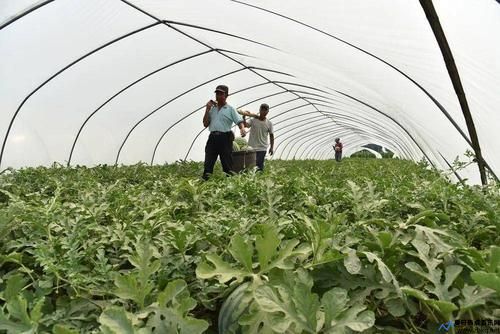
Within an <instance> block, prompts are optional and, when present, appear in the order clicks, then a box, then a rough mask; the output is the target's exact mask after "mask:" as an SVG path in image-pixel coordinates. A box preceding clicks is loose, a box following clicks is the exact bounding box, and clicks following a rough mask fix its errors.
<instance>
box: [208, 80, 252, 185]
mask: <svg viewBox="0 0 500 334" xmlns="http://www.w3.org/2000/svg"><path fill="white" fill-rule="evenodd" d="M228 95H229V88H228V87H227V86H225V85H219V86H217V88H215V100H216V101H213V100H210V101H208V102H207V105H206V108H205V115H204V116H203V126H205V127H208V129H209V130H210V135H209V136H208V141H207V145H206V146H205V164H204V170H203V176H202V178H203V179H204V180H208V178H209V176H210V175H211V174H212V173H213V171H214V165H215V162H216V161H217V157H218V156H220V162H221V164H222V170H223V171H224V173H226V175H230V174H232V173H233V158H232V155H231V152H232V150H233V139H234V134H233V132H232V131H231V126H232V125H233V123H234V124H237V125H238V127H239V128H240V132H241V136H242V137H245V135H246V132H245V128H244V121H243V119H242V118H241V116H240V115H238V113H237V112H236V110H235V109H234V108H233V107H232V106H230V105H229V104H227V102H226V99H227V97H228Z"/></svg>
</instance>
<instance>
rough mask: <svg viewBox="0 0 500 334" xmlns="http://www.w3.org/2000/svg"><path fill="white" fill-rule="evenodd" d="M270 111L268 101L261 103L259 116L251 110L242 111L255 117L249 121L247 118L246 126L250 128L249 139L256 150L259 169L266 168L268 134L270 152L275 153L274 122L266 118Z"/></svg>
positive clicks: (249, 142) (249, 143) (256, 162)
mask: <svg viewBox="0 0 500 334" xmlns="http://www.w3.org/2000/svg"><path fill="white" fill-rule="evenodd" d="M268 112H269V106H268V105H267V104H266V103H262V104H261V105H260V108H259V115H258V116H257V115H255V114H252V113H249V112H241V113H242V114H243V115H245V116H253V117H254V118H252V119H250V120H248V121H246V119H245V126H246V127H247V128H250V139H249V140H248V145H249V146H251V147H252V148H253V149H255V151H256V159H255V160H256V161H255V164H256V165H257V169H258V170H259V171H263V170H264V158H265V157H266V153H267V147H268V146H269V143H268V141H267V136H268V135H269V138H270V141H271V147H270V149H269V154H270V155H273V153H274V131H273V123H271V121H270V120H268V119H267V118H266V116H267V113H268ZM244 118H245V117H244Z"/></svg>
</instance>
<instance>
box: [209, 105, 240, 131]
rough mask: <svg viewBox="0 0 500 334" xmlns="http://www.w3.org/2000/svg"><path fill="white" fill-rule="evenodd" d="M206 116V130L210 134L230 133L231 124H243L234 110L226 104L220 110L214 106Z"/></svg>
mask: <svg viewBox="0 0 500 334" xmlns="http://www.w3.org/2000/svg"><path fill="white" fill-rule="evenodd" d="M208 115H209V119H210V124H209V125H208V129H209V130H210V132H213V131H220V132H229V131H231V127H232V126H233V123H234V124H239V123H241V122H243V119H242V118H241V116H240V115H239V114H238V113H237V112H236V110H235V109H234V108H233V107H232V106H230V105H229V104H227V103H226V104H225V105H224V106H223V107H222V108H221V109H220V110H219V109H218V108H217V107H216V106H213V107H212V108H211V109H210V111H209V112H208Z"/></svg>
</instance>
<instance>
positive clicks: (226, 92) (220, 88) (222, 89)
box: [214, 85, 229, 96]
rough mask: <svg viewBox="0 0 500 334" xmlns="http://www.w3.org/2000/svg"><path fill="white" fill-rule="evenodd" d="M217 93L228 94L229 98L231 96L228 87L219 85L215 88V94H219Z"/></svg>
mask: <svg viewBox="0 0 500 334" xmlns="http://www.w3.org/2000/svg"><path fill="white" fill-rule="evenodd" d="M217 92H223V93H225V94H226V96H228V95H229V88H228V87H227V86H226V85H218V86H217V87H216V88H215V92H214V93H217Z"/></svg>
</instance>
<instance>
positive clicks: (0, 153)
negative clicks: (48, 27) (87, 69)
mask: <svg viewBox="0 0 500 334" xmlns="http://www.w3.org/2000/svg"><path fill="white" fill-rule="evenodd" d="M52 1H53V0H49V1H45V2H42V3H40V4H38V5H37V6H35V7H33V8H30V9H29V10H28V11H25V12H23V13H22V14H20V15H18V16H17V17H14V18H12V19H11V20H9V21H7V22H6V23H4V24H2V25H1V26H0V30H2V29H4V28H5V27H7V26H9V25H10V24H12V23H14V22H15V21H17V20H18V19H20V18H22V17H24V16H25V15H28V14H29V13H31V12H34V11H36V10H38V9H39V8H41V7H43V6H45V5H47V4H49V3H51V2H52ZM121 1H122V2H123V3H125V4H127V5H129V6H131V7H132V8H135V9H136V10H138V11H139V12H141V13H143V14H145V15H147V16H149V17H151V18H153V19H155V20H156V23H154V24H152V25H150V26H146V27H143V28H140V29H138V30H136V31H133V32H130V33H129V34H126V35H124V36H122V37H119V38H118V39H116V40H113V41H111V42H108V43H106V44H105V45H103V46H101V47H99V48H98V49H96V50H94V51H92V52H91V53H89V54H87V55H84V56H83V57H81V58H79V59H78V60H76V61H75V62H73V63H71V64H69V65H68V66H67V67H65V68H63V69H62V70H60V71H59V72H57V73H56V74H54V75H53V76H52V77H50V78H49V79H48V80H47V81H45V82H44V83H42V85H40V86H39V87H38V88H36V89H35V90H34V91H32V92H31V93H30V94H29V95H28V96H27V97H26V98H25V99H24V100H23V102H22V103H21V105H20V106H19V107H18V109H17V110H16V112H15V114H14V116H13V117H12V119H11V121H10V123H9V126H8V129H7V132H6V135H5V138H4V141H3V143H2V149H1V151H0V164H1V162H2V158H3V155H4V151H5V145H6V142H7V139H8V136H9V134H10V131H11V129H12V125H13V123H14V120H15V118H16V117H17V115H18V113H19V111H20V109H21V107H22V106H23V105H24V104H25V103H26V101H27V100H28V99H29V98H30V97H31V96H32V95H33V94H35V93H36V91H38V90H39V89H40V88H41V87H43V86H44V85H45V84H46V83H47V82H49V81H50V80H52V79H53V78H54V77H56V76H57V75H59V74H60V73H62V72H63V71H64V70H66V69H67V68H69V67H71V66H72V65H74V64H75V63H77V62H79V61H81V60H82V59H84V58H85V57H87V56H89V55H90V54H92V53H95V52H97V51H98V50H100V49H102V48H104V47H106V46H108V45H110V44H113V43H114V42H116V41H118V40H120V39H123V38H125V37H128V36H130V35H132V34H135V33H137V32H139V31H142V30H145V29H148V28H150V27H152V26H155V25H157V24H160V23H161V24H164V25H166V26H168V27H170V28H172V29H174V30H176V31H177V32H179V33H181V34H183V35H185V36H186V37H188V38H190V39H193V40H195V41H197V42H199V43H200V44H202V45H204V46H206V47H208V48H209V49H210V50H215V49H214V48H212V47H210V46H209V45H207V44H205V43H203V42H201V41H200V40H197V39H196V38H194V37H192V36H190V35H188V34H186V33H185V32H183V31H181V30H179V29H177V28H175V27H173V26H172V25H184V26H189V27H193V28H198V29H204V30H207V31H211V32H215V33H222V34H225V35H228V36H231V37H236V38H242V39H244V40H247V41H249V42H254V43H257V44H259V45H263V46H266V47H271V46H268V45H266V44H263V43H260V42H256V41H252V40H250V39H246V38H243V37H240V36H236V35H232V34H228V33H225V32H222V31H217V30H213V29H209V28H204V27H200V26H195V25H190V24H186V23H182V22H176V21H167V20H160V19H158V18H156V17H155V16H153V15H152V14H150V13H148V12H146V11H144V10H142V9H140V8H139V7H137V6H135V5H133V4H131V3H130V2H128V1H126V0H121ZM232 1H233V2H236V3H240V4H242V5H246V6H249V7H253V8H256V9H259V10H262V11H265V12H268V13H271V14H273V15H277V16H280V17H282V18H285V19H287V20H290V21H292V22H295V23H298V24H300V25H302V26H305V27H307V28H309V29H312V30H314V31H317V32H319V33H322V34H324V35H327V36H329V37H331V38H333V39H335V40H337V41H339V42H341V43H344V44H346V45H348V46H350V47H352V48H354V49H356V50H358V51H360V52H362V53H365V54H367V55H368V56H370V57H372V58H374V59H377V60H378V61H380V62H382V63H384V64H385V65H387V66H389V67H390V68H392V69H393V70H395V71H397V72H398V73H400V74H401V75H403V76H404V77H405V78H407V79H408V80H410V81H411V82H412V83H413V84H414V85H416V86H417V87H418V88H419V89H420V90H421V91H422V92H424V93H425V94H426V95H427V96H428V97H429V98H430V99H431V100H432V101H433V102H434V104H435V105H436V106H437V107H438V108H439V109H440V110H441V112H442V113H443V114H444V115H445V116H446V117H447V118H448V120H449V121H450V122H451V123H452V124H453V126H454V127H455V128H456V130H457V131H458V132H459V133H460V134H461V135H462V137H463V138H464V139H465V140H466V141H467V143H468V144H469V145H470V146H471V147H472V148H473V149H474V150H475V151H476V155H477V152H478V151H479V159H480V164H481V162H484V164H485V165H486V167H487V168H488V169H489V170H490V172H491V173H492V175H494V176H495V178H497V179H498V177H497V176H496V175H495V173H494V172H493V170H492V169H491V168H490V167H489V165H488V164H487V162H486V161H484V159H483V158H482V155H481V153H480V146H479V142H478V140H477V136H476V137H475V138H473V142H474V143H473V142H472V141H471V140H470V139H469V138H468V137H467V136H466V135H465V133H464V132H463V131H462V130H461V128H460V127H459V126H458V124H457V123H456V122H455V121H454V120H453V118H452V117H451V116H450V115H449V113H448V112H447V111H446V109H445V108H444V107H443V106H442V105H441V104H440V103H439V101H437V100H436V99H435V98H434V97H433V96H432V95H431V94H430V93H429V92H427V90H426V89H425V88H423V87H422V86H421V85H420V84H419V83H417V82H416V81H415V80H414V79H412V78H411V77H410V76H409V75H407V74H406V73H404V72H403V71H402V70H400V69H399V68H397V67H396V66H394V65H392V64H391V63H389V62H387V61H385V60H384V59H382V58H380V57H378V56H376V55H374V54H372V53H370V52H368V51H366V50H364V49H362V48H360V47H358V46H356V45H354V44H352V43H349V42H347V41H345V40H342V39H340V38H338V37H336V36H334V35H332V34H329V33H327V32H325V31H322V30H320V29H318V28H315V27H313V26H311V25H308V24H305V23H303V22H301V21H299V20H296V19H293V18H290V17H287V16H285V15H282V14H279V13H276V12H273V11H270V10H267V9H265V8H262V7H258V6H255V5H251V4H247V3H244V2H242V1H238V0H232ZM421 4H422V7H423V8H424V11H426V14H427V12H428V11H429V9H428V8H429V5H428V4H429V1H422V0H421ZM427 15H429V14H427ZM429 23H430V25H431V26H432V25H433V22H431V20H430V19H429ZM434 23H435V22H434ZM438 24H439V22H438ZM439 27H440V26H439ZM271 48H274V47H271ZM274 49H276V48H274ZM216 52H218V53H219V54H221V55H223V56H225V57H228V58H229V59H231V60H232V61H235V62H237V63H239V64H240V65H242V66H244V65H243V64H241V62H239V61H237V60H235V59H234V58H232V57H229V56H227V55H225V54H224V53H223V52H220V51H219V50H216ZM446 64H447V66H448V65H449V62H446ZM252 72H253V73H255V74H256V75H258V76H261V77H262V78H264V79H266V80H267V81H269V82H270V80H268V79H267V78H265V77H264V76H262V75H260V74H259V73H258V72H256V71H252ZM452 81H454V80H453V78H452ZM273 84H275V85H276V86H278V87H280V88H282V89H285V90H286V88H285V87H283V86H281V85H280V84H279V82H277V81H274V82H273ZM454 84H455V81H454ZM292 93H293V94H295V95H297V96H298V98H302V99H304V100H305V98H304V97H302V96H300V95H298V94H297V93H295V92H292ZM339 93H340V94H343V93H341V92H339ZM351 98H352V97H351ZM459 99H460V102H461V104H462V98H461V96H459ZM312 105H313V106H314V107H315V108H316V109H317V107H316V105H315V104H312ZM318 111H319V110H318ZM464 115H465V112H464ZM466 116H467V115H465V118H466V122H467V125H468V128H469V132H471V125H470V120H469V118H471V117H466ZM389 117H390V116H389ZM472 128H473V124H472ZM405 131H406V129H405ZM406 132H407V131H406ZM473 132H474V133H475V129H474V131H473ZM193 143H194V142H193ZM419 148H420V147H419ZM480 169H481V168H480ZM481 177H482V179H483V173H482V174H481Z"/></svg>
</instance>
